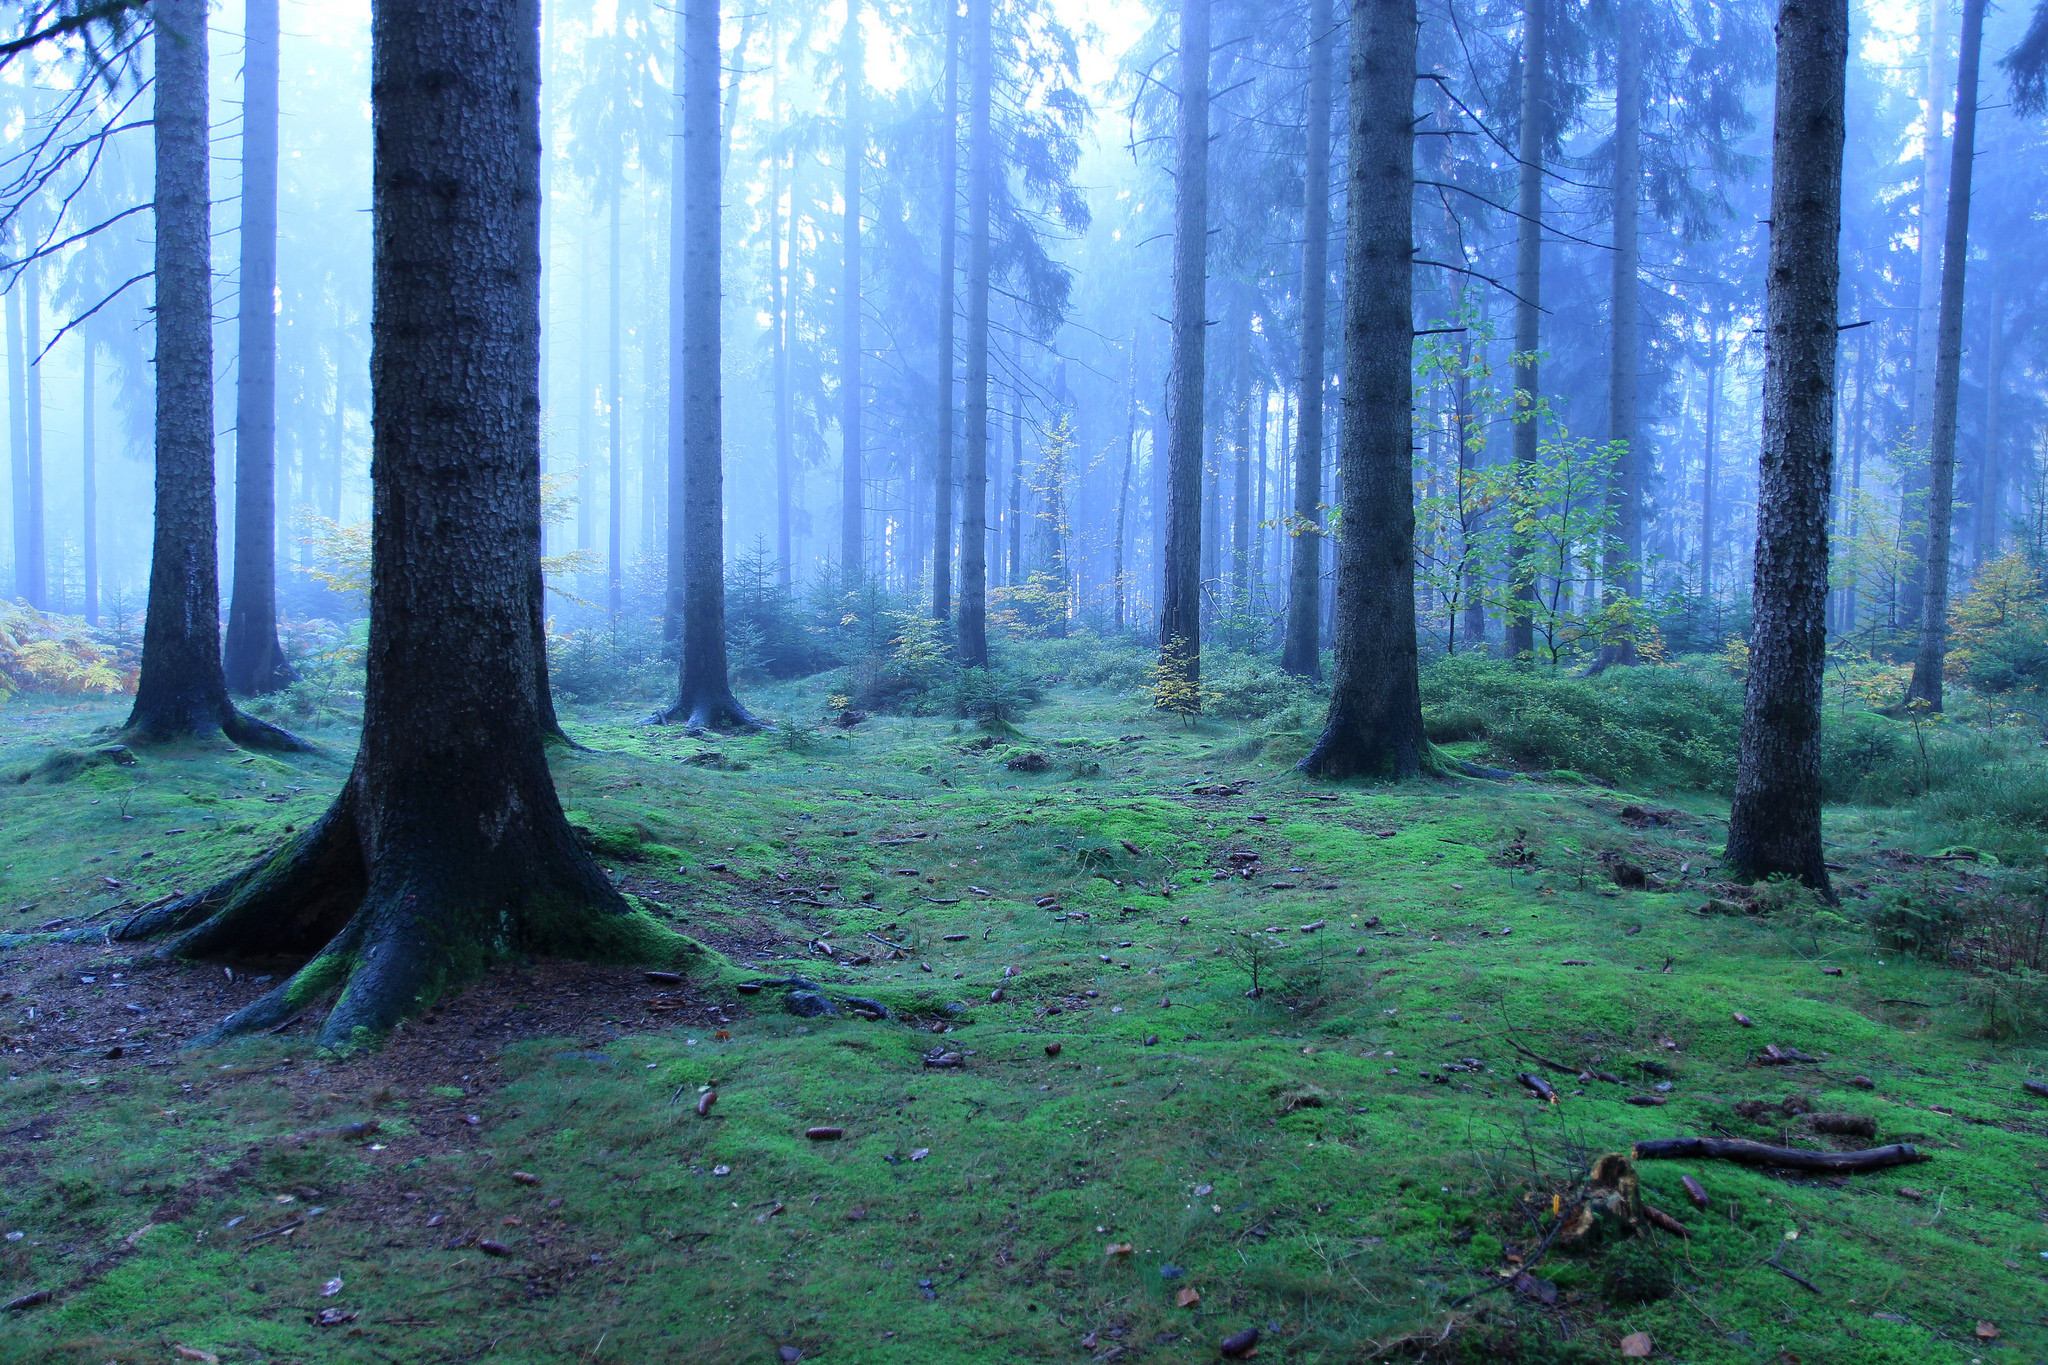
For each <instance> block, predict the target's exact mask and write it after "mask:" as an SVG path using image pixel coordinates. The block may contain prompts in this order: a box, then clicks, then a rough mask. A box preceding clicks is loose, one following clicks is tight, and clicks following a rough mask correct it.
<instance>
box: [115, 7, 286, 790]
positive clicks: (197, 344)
mask: <svg viewBox="0 0 2048 1365" xmlns="http://www.w3.org/2000/svg"><path fill="white" fill-rule="evenodd" d="M155 18H156V34H155V39H154V43H155V57H156V74H155V101H156V103H155V111H154V114H153V116H152V118H153V124H152V127H153V131H154V135H155V143H156V186H157V188H156V530H155V540H154V543H153V545H152V547H151V553H150V569H149V608H148V611H147V613H146V614H145V616H144V620H143V628H142V674H141V677H140V679H139V680H138V682H137V684H136V689H135V707H134V709H133V710H132V711H131V712H130V713H129V716H128V724H127V727H126V733H127V734H128V735H129V736H131V737H132V738H134V739H136V740H140V741H149V742H155V741H162V740H168V739H173V738H179V737H183V736H188V735H210V734H221V733H225V734H226V735H227V736H228V738H230V739H232V740H234V741H235V742H236V743H238V744H246V745H253V746H257V747H266V748H279V749H302V748H304V747H306V746H305V744H304V742H303V741H301V740H299V739H297V738H295V737H294V736H292V735H289V734H287V733H286V732H284V731H283V730H280V729H278V728H277V727H275V726H272V725H266V724H264V723H263V722H262V721H259V720H255V719H252V718H250V717H248V716H245V715H243V714H242V713H241V712H239V711H237V710H236V709H235V707H234V703H233V702H231V701H229V700H228V688H227V676H226V674H225V673H224V672H223V671H222V668H221V655H220V582H219V569H218V561H217V559H216V557H215V551H214V543H215V539H214V491H213V241H212V232H211V221H210V220H211V201H210V198H209V196H210V193H211V190H210V184H211V180H210V177H209V175H208V171H207V161H208V154H209V143H208V124H207V113H206V95H207V84H206V5H205V2H204V0H158V3H157V4H156V6H155Z"/></svg>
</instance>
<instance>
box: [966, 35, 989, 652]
mask: <svg viewBox="0 0 2048 1365" xmlns="http://www.w3.org/2000/svg"><path fill="white" fill-rule="evenodd" d="M992 3H993V0H967V23H968V44H969V55H968V69H967V85H968V96H967V137H968V147H967V393H966V400H965V409H966V411H965V417H966V421H967V450H966V464H965V466H964V467H963V468H962V469H961V471H960V475H961V477H960V646H959V650H960V662H961V663H962V664H964V665H966V666H967V667H969V668H986V667H988V294H989V279H988V272H989V201H990V198H991V196H992V195H993V193H994V183H995V157H996V151H995V135H994V131H993V130H992V128H991V127H990V125H989V84H990V82H991V81H992V80H993V79H994V76H995V61H994V53H993V39H992V37H991V32H990V28H991V20H990V15H989V8H990V5H991V4H992Z"/></svg>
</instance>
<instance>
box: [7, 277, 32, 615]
mask: <svg viewBox="0 0 2048 1365" xmlns="http://www.w3.org/2000/svg"><path fill="white" fill-rule="evenodd" d="M28 280H29V273H28V272H27V271H23V272H22V275H21V278H20V279H19V280H18V281H17V282H16V284H15V286H14V288H12V289H10V290H8V291H7V456H8V473H9V475H10V480H9V485H10V486H9V489H8V492H9V493H10V494H11V495H12V496H11V497H10V498H9V499H8V506H9V509H10V510H11V511H12V512H13V518H12V521H13V530H14V594H13V595H14V596H16V597H22V598H26V597H27V596H28V595H29V589H30V585H32V584H33V583H34V582H35V578H36V571H35V567H34V564H35V561H34V557H33V556H32V555H31V554H30V548H31V547H32V546H33V545H34V543H35V537H34V536H33V535H31V534H30V532H29V517H28V509H29V494H28V365H27V362H26V360H25V359H24V352H25V351H26V350H27V348H28V344H27V342H26V341H24V340H23V339H22V329H21V296H22V295H23V294H25V293H27V292H28V287H29V286H28Z"/></svg>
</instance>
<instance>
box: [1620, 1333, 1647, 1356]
mask: <svg viewBox="0 0 2048 1365" xmlns="http://www.w3.org/2000/svg"><path fill="white" fill-rule="evenodd" d="M1651 1349H1652V1348H1651V1345H1650V1334H1649V1333H1648V1332H1630V1333H1629V1334H1628V1335H1627V1336H1625V1337H1623V1338H1622V1339H1621V1353H1622V1355H1624V1356H1626V1357H1627V1358H1628V1359H1630V1360H1642V1359H1645V1358H1647V1357H1648V1356H1649V1354H1650V1351H1651Z"/></svg>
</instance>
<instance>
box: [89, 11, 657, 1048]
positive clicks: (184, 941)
mask: <svg viewBox="0 0 2048 1365" xmlns="http://www.w3.org/2000/svg"><path fill="white" fill-rule="evenodd" d="M187 4H189V8H186V5H187ZM537 8H538V7H537V4H536V3H535V0H518V3H512V4H506V5H502V6H498V7H495V8H490V9H487V10H482V11H477V12H473V13H465V14H462V15H459V16H458V15H453V14H450V13H448V12H447V11H446V10H445V8H444V7H442V6H438V5H434V4H430V3H428V0H385V3H381V4H379V5H378V7H377V9H376V11H375V13H374V15H373V17H372V21H371V23H372V29H371V43H372V48H373V67H374V72H375V78H374V91H375V94H374V96H373V104H372V121H373V133H374V139H375V147H376V160H375V165H374V168H373V201H372V214H373V218H372V222H373V232H374V243H375V245H374V251H375V256H374V280H373V291H374V312H373V321H372V328H373V332H374V345H373V349H372V374H371V386H372V402H373V405H374V408H375V417H374V421H373V423H372V427H373V430H374V432H375V439H376V443H377V449H376V452H375V462H374V467H375V478H376V496H375V511H374V514H373V522H372V556H371V558H372V563H371V575H372V586H371V591H370V645H369V655H368V658H369V669H368V676H367V686H366V688H365V692H364V708H363V736H362V746H361V748H360V749H359V750H358V752H357V754H356V762H355V768H354V770H353V771H352V772H351V774H350V776H349V779H348V782H347V784H346V785H345V786H344V787H343V789H342V792H341V794H340V796H338V797H337V798H336V800H335V803H334V804H333V805H332V806H330V807H329V808H328V810H327V812H326V814H324V815H323V816H321V817H320V819H319V820H318V821H317V822H316V823H315V824H314V825H313V826H312V827H311V828H309V829H308V830H307V831H306V832H305V833H303V834H301V835H299V836H298V838H297V839H295V840H294V841H292V842H291V843H290V844H288V845H287V846H286V847H285V848H283V849H282V850H280V851H279V852H278V853H277V854H275V855H274V856H272V857H270V858H268V859H266V860H265V861H263V862H260V863H257V864H255V865H254V866H252V867H249V868H247V869H245V870H244V871H243V872H241V873H239V874H237V875H236V876H234V877H231V878H229V879H228V880H226V881H224V882H221V883H219V884H218V885H216V886H214V887H212V888H210V889H208V890H206V891H204V892H201V893H198V894H196V895H193V896H188V897H186V898H184V899H183V900H181V901H177V902H174V903H173V904H171V905H169V906H166V907H164V908H162V909H160V910H154V911H149V912H145V913H144V914H141V915H138V916H136V917H135V918H134V919H131V920H129V921H128V922H127V923H126V924H124V925H122V926H121V927H120V928H119V929H117V930H115V931H114V937H117V938H122V939H135V938H141V937H146V936H151V935H160V934H173V935H175V937H172V938H171V939H170V941H169V942H168V943H167V944H166V945H165V947H164V949H163V951H164V952H165V953H167V954H176V955H180V956H188V957H190V956H208V955H235V956H260V955H269V954H302V953H303V954H310V960H308V961H307V962H306V964H305V966H304V967H302V968H301V969H300V970H299V971H297V972H295V973H294V974H293V975H292V976H291V977H290V978H289V979H288V980H286V981H285V983H284V984H283V985H281V986H279V987H278V988H277V989H276V990H274V991H272V992H271V993H270V994H268V995H266V996H264V997H263V998H262V999H260V1000H258V1001H257V1002H255V1003H254V1004H251V1005H248V1006H246V1007H244V1008H243V1009H240V1010H238V1011H236V1012H235V1013H234V1014H232V1015H230V1016H229V1017H228V1019H227V1020H226V1021H225V1022H224V1023H223V1024H222V1025H221V1026H220V1028H219V1029H218V1030H216V1032H215V1035H214V1036H216V1037H218V1036H224V1035H230V1034H235V1033H243V1032H248V1031H250V1030H253V1029H258V1028H264V1027H268V1026H272V1025H275V1024H277V1023H278V1022H280V1021H281V1020H284V1019H287V1018H290V1017H291V1016H293V1015H294V1014H296V1013H298V1012H299V1011H301V1010H304V1009H306V1008H308V1007H309V1006H312V1005H314V1004H316V1003H317V1002H318V1001H319V1000H320V999H322V998H323V997H325V996H327V995H329V994H331V993H335V992H338V998H336V1000H335V1003H334V1006H333V1008H332V1010H331V1011H330V1012H329V1013H328V1015H327V1017H326V1022H325V1024H324V1025H323V1027H322V1028H321V1031H320V1042H321V1044H322V1045H324V1046H326V1047H329V1048H334V1049H337V1050H341V1051H348V1050H352V1049H355V1048H359V1047H362V1046H365V1045H369V1044H373V1043H375V1042H376V1041H378V1040H379V1039H381V1038H382V1037H384V1036H385V1035H386V1034H388V1033H389V1031H390V1030H391V1029H392V1028H393V1027H394V1026H395V1025H396V1024H397V1023H398V1022H399V1021H400V1020H401V1019H403V1018H405V1017H407V1016H409V1015H412V1014H417V1013H418V1012H419V1011H421V1010H423V1009H425V1008H426V1007H427V1006H429V1005H431V1004H432V1003H433V1002H434V1001H435V1000H436V999H437V998H438V997H440V996H441V995H442V994H443V993H444V992H445V991H446V990H448V989H449V988H450V987H452V986H454V985H456V984H459V983H460V982H461V981H462V980H463V979H464V978H466V977H468V976H472V975H474V974H475V973H476V972H478V971H480V970H481V969H482V968H483V967H484V966H485V965H486V964H487V963H489V962H492V961H497V960H503V959H504V958H507V957H509V956H512V955H514V954H519V953H533V952H565V953H573V954H577V955H582V956H590V957H599V958H606V959H611V960H622V961H649V962H651V961H673V960H676V959H678V958H679V957H681V956H682V955H683V954H684V953H686V952H688V951H689V945H687V944H686V942H685V941H684V940H682V939H680V938H678V937H676V936H674V935H672V934H669V933H668V932H667V931H665V930H664V929H662V928H661V927H660V926H658V925H657V924H656V923H655V922H654V921H653V920H651V919H650V918H649V917H647V916H645V915H643V914H637V913H633V912H632V911H630V910H629V909H628V907H627V906H626V904H625V903H624V901H623V900H622V899H621V898H620V897H619V895H618V893H617V892H616V891H614V890H613V889H612V887H611V885H610V883H609V882H608V881H607V880H606V878H605V876H604V874H603V873H602V872H601V871H600V870H599V869H598V867H597V865H596V864H595V863H594V862H592V861H591V859H590V857H589V855H588V854H586V853H585V852H584V851H583V850H582V849H581V848H580V847H579V846H578V844H577V842H576V839H575V836H574V834H573V833H572V831H571V830H570V828H569V824H568V821H567V820H566V819H565V818H564V817H563V814H562V808H561V806H560V804H559V802H558V801H557V799H556V796H555V788H554V783H553V781H552V779H551V778H550V776H549V773H548V767H547V754H546V750H545V748H544V746H543V743H542V736H541V731H540V725H539V715H538V713H537V710H536V707H535V701H534V699H535V698H536V697H537V696H538V695H539V694H540V688H539V687H538V686H537V685H536V677H537V675H538V674H539V673H540V672H541V670H542V668H543V660H542V658H541V655H540V652H539V650H538V649H536V648H535V644H534V637H533V634H532V631H531V630H530V628H529V624H530V620H531V617H532V613H533V595H534V593H535V591H536V590H537V587H538V584H539V582H540V565H539V561H540V542H539V538H538V536H537V534H536V532H537V530H538V527H539V520H540V403H539V394H538V380H539V370H540V345H539V330H540V318H539V306H538V304H539V174H538V172H539V146H540V143H539V127H538V106H537V102H536V94H535V92H536V86H537V85H538V72H539V44H538V42H537V35H538V28H539V22H538V14H537ZM201 13H202V12H201V8H200V5H199V3H198V0H183V3H180V2H179V0H159V8H158V10H157V22H158V26H159V28H158V31H159V35H160V36H159V39H158V41H159V43H164V42H165V41H166V39H165V37H163V36H162V35H163V34H164V28H163V24H164V19H165V17H166V15H167V14H168V15H170V16H171V17H173V19H174V20H176V21H177V22H176V24H175V25H174V27H173V28H172V29H171V30H170V38H169V41H172V42H175V41H178V36H179V35H181V34H191V33H194V32H196V31H197V30H196V28H194V27H192V26H191V23H192V22H196V21H197V20H198V19H199V18H200V17H201ZM157 70H158V72H159V80H161V79H162V73H164V72H165V71H166V67H165V65H164V62H163V61H162V59H161V54H160V58H159V62H158V65H157ZM202 88H203V87H202ZM159 108H160V110H161V109H162V102H161V101H160V104H159ZM163 126H164V125H163V123H162V122H161V121H160V122H159V124H158V127H159V131H160V132H162V131H163ZM176 126H177V124H176V123H175V122H174V124H173V127H174V128H175V127H176ZM197 126H198V127H199V128H200V130H201V131H202V132H203V130H204V124H203V123H199V124H198V125H197ZM199 145H200V147H201V149H202V150H203V147H204V143H203V141H202V142H201V143H200V144H199ZM164 183H167V184H174V185H175V184H179V183H181V182H178V181H175V180H173V181H167V182H164ZM201 183H202V184H203V182H201ZM200 202H201V203H203V202H204V201H203V199H202V200H201V201H200ZM159 235H160V237H161V236H162V234H161V233H160V234H159ZM162 287H163V284H162V282H161V281H160V283H159V288H160V289H161V288H162Z"/></svg>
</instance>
